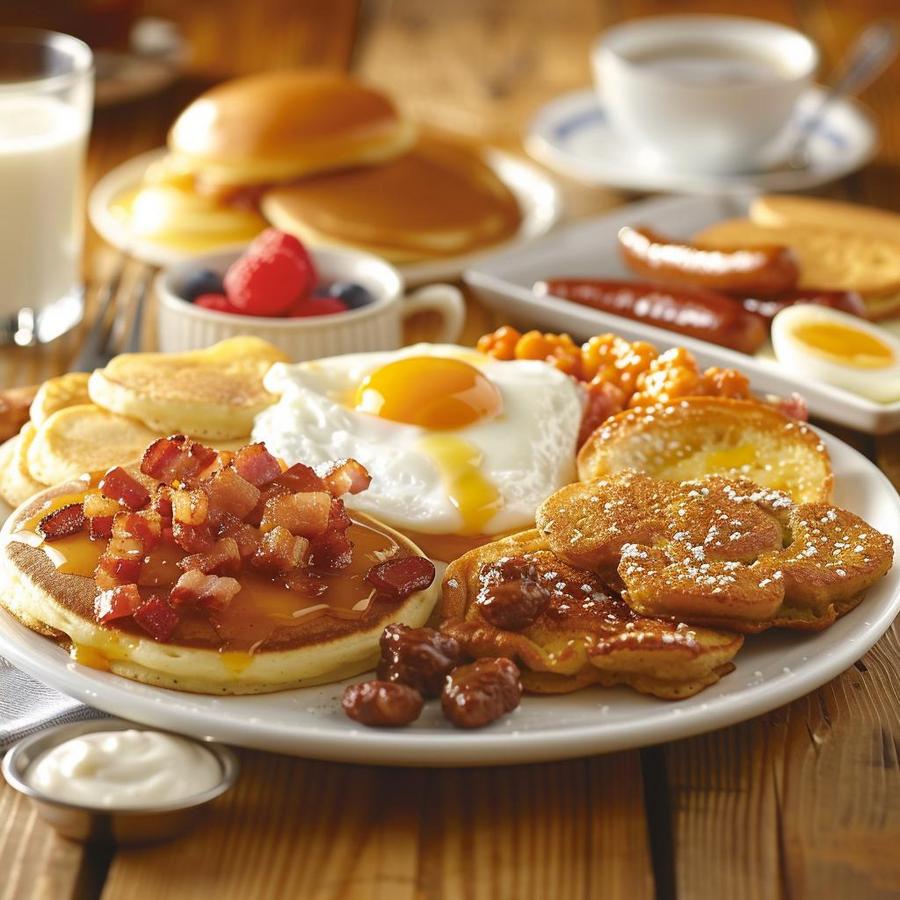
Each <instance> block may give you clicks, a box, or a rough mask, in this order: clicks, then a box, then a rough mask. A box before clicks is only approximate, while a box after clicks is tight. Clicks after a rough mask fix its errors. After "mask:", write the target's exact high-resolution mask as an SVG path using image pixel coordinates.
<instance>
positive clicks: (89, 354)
mask: <svg viewBox="0 0 900 900" xmlns="http://www.w3.org/2000/svg"><path fill="white" fill-rule="evenodd" d="M127 266H128V257H127V256H125V255H124V254H123V255H122V256H120V257H119V259H118V261H117V264H116V267H115V269H114V270H113V273H112V275H111V276H110V278H109V279H108V280H107V282H106V283H105V284H104V285H103V288H102V289H101V291H100V295H99V297H98V303H99V309H98V311H97V315H96V317H95V319H94V323H93V325H91V328H90V331H88V333H87V336H86V337H85V339H84V343H83V344H82V346H81V351H80V352H79V353H78V356H76V357H75V359H74V361H73V362H72V366H71V369H72V371H73V372H93V371H94V369H100V368H103V366H105V365H106V364H107V363H108V362H109V361H110V360H111V359H112V358H113V357H114V356H117V355H118V354H119V353H135V352H137V351H138V350H140V349H141V332H142V331H143V327H144V306H145V303H146V300H147V293H148V291H149V289H150V282H151V281H152V280H153V274H154V269H153V268H152V267H151V266H147V265H144V266H142V271H141V274H140V276H139V277H138V278H137V280H136V281H135V282H134V283H133V285H132V287H131V288H130V289H129V290H125V291H123V290H122V282H123V279H124V275H125V270H126V268H127ZM129 316H130V318H131V321H130V323H129Z"/></svg>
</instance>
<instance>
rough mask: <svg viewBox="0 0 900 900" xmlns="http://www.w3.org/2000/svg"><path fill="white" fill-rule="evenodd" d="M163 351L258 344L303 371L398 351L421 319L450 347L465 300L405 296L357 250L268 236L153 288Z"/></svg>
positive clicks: (176, 270) (443, 290) (380, 265)
mask: <svg viewBox="0 0 900 900" xmlns="http://www.w3.org/2000/svg"><path fill="white" fill-rule="evenodd" d="M155 291H156V296H157V298H158V301H159V311H158V317H157V325H158V338H159V348H160V350H162V351H163V352H180V351H184V350H197V349H201V348H203V347H208V346H210V345H211V344H215V343H217V342H218V341H222V340H225V339H226V338H230V337H236V336H238V335H254V336H256V337H260V338H263V339H264V340H267V341H269V342H270V343H272V344H274V345H275V346H277V347H279V348H280V349H281V350H283V351H284V352H285V353H286V354H288V356H290V357H291V358H292V359H294V360H297V361H301V360H305V359H316V358H318V357H323V356H336V355H338V354H341V353H356V352H364V351H367V350H394V349H396V348H398V347H400V346H401V344H402V342H403V322H404V320H405V319H406V318H407V317H408V316H410V315H413V314H414V313H418V312H421V311H423V310H431V311H434V312H437V313H438V314H439V315H440V317H441V321H442V325H441V333H440V335H439V336H438V337H437V340H438V341H439V342H442V343H453V342H455V341H456V340H457V339H458V338H459V334H460V332H461V330H462V325H463V320H464V318H465V305H464V303H463V299H462V294H461V293H460V292H459V291H458V290H457V289H456V288H455V287H453V286H452V285H448V284H433V285H429V286H428V287H425V288H421V289H419V290H418V291H416V292H415V293H413V294H411V295H409V296H406V295H405V294H404V288H403V279H402V277H401V276H400V273H399V272H398V271H397V270H396V269H395V268H394V267H393V266H392V265H390V264H389V263H387V262H385V261H384V260H382V259H379V258H378V257H377V256H372V255H370V254H368V253H360V252H358V251H355V250H340V249H337V248H318V247H317V248H314V249H313V248H306V247H305V246H304V245H303V244H302V243H301V242H300V241H299V240H298V239H297V238H296V237H294V236H293V235H290V234H286V233H285V232H282V231H278V230H276V229H274V228H271V229H268V230H267V231H264V232H263V233H262V234H261V235H259V237H257V238H256V240H254V241H253V243H252V244H250V245H249V246H248V247H247V248H246V249H245V250H243V251H238V252H235V251H226V252H222V253H215V254H210V255H208V256H201V257H196V258H194V259H193V260H191V261H190V262H186V263H182V264H180V265H177V266H173V267H172V268H170V269H166V270H165V271H163V272H162V273H160V275H159V276H158V277H157V279H156V284H155Z"/></svg>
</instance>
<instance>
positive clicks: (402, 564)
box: [366, 556, 434, 599]
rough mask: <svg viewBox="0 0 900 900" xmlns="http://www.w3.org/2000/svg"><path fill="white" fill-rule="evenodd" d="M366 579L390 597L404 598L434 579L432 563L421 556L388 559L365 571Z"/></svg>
mask: <svg viewBox="0 0 900 900" xmlns="http://www.w3.org/2000/svg"><path fill="white" fill-rule="evenodd" d="M366 581H368V582H369V584H371V585H372V587H374V588H375V590H377V591H383V592H384V593H385V594H389V595H390V596H391V597H399V598H401V599H402V598H406V597H409V596H410V594H414V593H415V592H416V591H422V590H424V589H425V588H427V587H428V586H429V585H430V584H431V583H432V582H433V581H434V563H433V562H431V560H430V559H425V558H424V557H422V556H407V557H404V558H402V559H388V560H385V561H384V562H383V563H378V565H376V566H372V568H371V569H369V571H368V572H366Z"/></svg>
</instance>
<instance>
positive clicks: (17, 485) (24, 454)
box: [0, 422, 46, 507]
mask: <svg viewBox="0 0 900 900" xmlns="http://www.w3.org/2000/svg"><path fill="white" fill-rule="evenodd" d="M36 430H37V429H36V428H35V427H34V425H32V424H31V422H26V423H25V424H24V425H23V426H22V430H21V431H20V432H19V434H17V435H14V436H13V437H11V438H10V439H9V440H8V441H4V443H3V445H2V446H0V497H2V498H3V499H4V500H5V501H6V502H7V503H8V504H9V505H10V506H13V507H16V506H18V505H19V504H20V503H24V502H25V501H26V500H27V499H28V498H29V497H33V496H34V495H35V494H37V493H39V492H40V491H42V490H44V488H45V487H46V485H45V484H41V482H39V481H37V480H35V479H34V478H33V477H32V475H31V472H30V471H29V470H28V448H29V446H30V445H31V442H32V441H33V440H34V435H35V432H36Z"/></svg>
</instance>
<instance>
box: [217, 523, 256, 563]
mask: <svg viewBox="0 0 900 900" xmlns="http://www.w3.org/2000/svg"><path fill="white" fill-rule="evenodd" d="M216 533H217V534H218V536H219V537H230V538H234V539H235V541H236V542H237V545H238V550H239V552H240V554H241V559H247V558H248V557H250V556H253V554H254V553H255V552H256V548H257V547H259V542H260V533H259V531H258V530H257V529H256V528H254V527H253V526H252V525H249V524H248V523H247V522H244V521H242V520H241V519H239V518H238V517H237V516H233V515H232V514H231V513H225V514H223V516H222V519H221V521H220V522H219V526H218V530H217V532H216Z"/></svg>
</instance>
